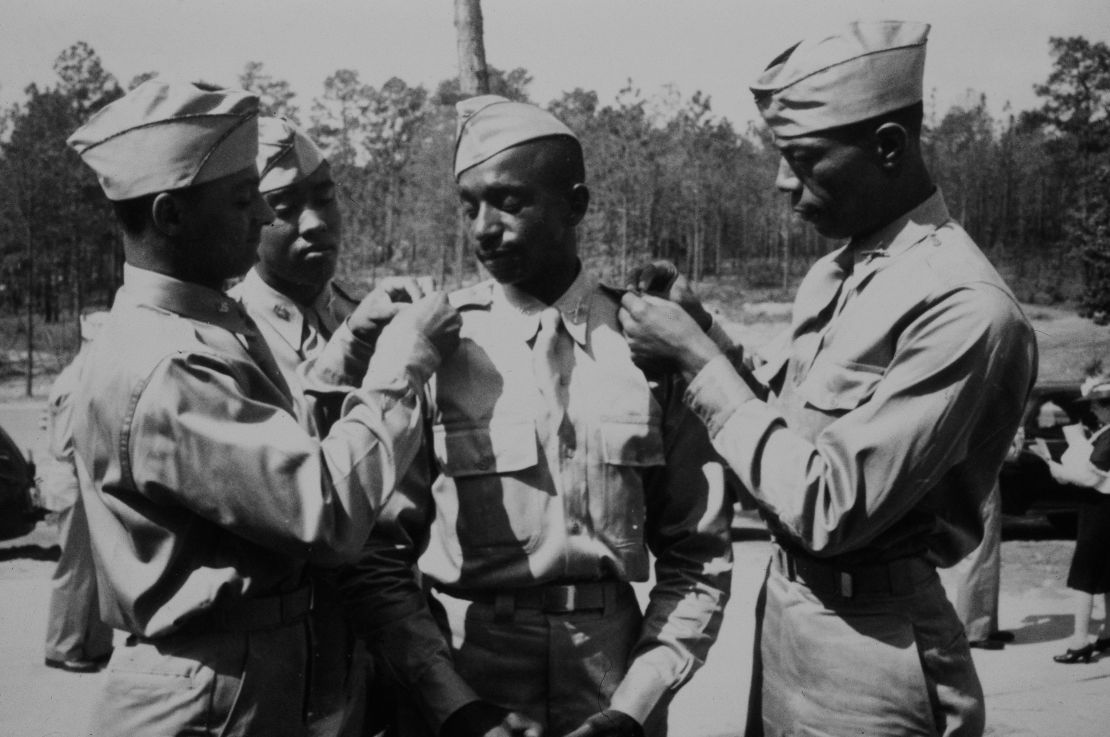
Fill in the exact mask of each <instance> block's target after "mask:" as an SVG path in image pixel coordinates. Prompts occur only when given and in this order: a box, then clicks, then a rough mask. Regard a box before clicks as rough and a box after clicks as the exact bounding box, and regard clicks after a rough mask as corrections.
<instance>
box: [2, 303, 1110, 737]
mask: <svg viewBox="0 0 1110 737" xmlns="http://www.w3.org/2000/svg"><path fill="white" fill-rule="evenodd" d="M710 306H711V307H714V308H716V310H717V311H718V312H719V313H720V314H722V315H724V316H726V317H727V318H729V319H730V320H732V321H734V322H733V323H732V324H731V325H730V331H732V332H734V333H735V334H736V335H737V336H739V337H741V338H743V339H744V340H745V341H746V342H747V343H748V344H749V345H751V346H760V345H762V344H763V343H765V342H766V341H767V340H769V339H770V338H771V337H772V336H774V335H775V334H777V333H778V332H779V331H781V330H782V329H783V328H784V327H785V326H786V320H787V319H788V308H786V307H785V306H783V305H780V304H777V303H767V304H763V305H750V304H749V305H745V306H744V307H743V308H734V307H733V306H732V305H722V304H720V303H713V302H710ZM1028 314H1029V315H1030V317H1031V318H1032V319H1033V321H1034V325H1035V328H1036V330H1037V335H1038V342H1039V345H1040V348H1041V377H1042V379H1062V378H1079V377H1080V376H1081V375H1082V372H1083V369H1084V367H1085V366H1086V365H1087V364H1089V363H1090V362H1091V361H1092V360H1094V359H1097V358H1100V357H1101V356H1110V329H1108V328H1099V327H1097V326H1094V325H1093V324H1092V323H1091V322H1090V321H1088V320H1083V319H1082V318H1079V317H1077V316H1075V315H1074V314H1073V313H1070V312H1069V311H1067V310H1063V309H1058V308H1040V307H1035V308H1030V309H1029V310H1028ZM49 378H50V377H49V376H45V375H43V376H39V377H36V382H35V392H34V393H35V395H36V396H35V397H33V398H31V399H27V398H25V397H24V396H23V394H24V384H23V382H22V380H21V379H18V378H14V379H10V380H8V381H4V382H0V425H3V427H5V429H7V430H8V431H9V432H10V433H11V434H12V435H13V437H15V438H16V440H17V442H19V443H20V444H21V445H22V446H23V447H25V448H27V449H35V450H34V452H35V454H36V457H41V455H40V454H41V452H42V450H41V444H40V429H39V425H40V420H39V418H40V416H41V408H42V401H43V397H45V394H46V392H47V390H48V387H49ZM55 538H56V533H55V531H54V529H53V527H52V526H51V525H50V524H49V522H44V523H40V524H39V525H38V526H37V527H36V528H35V529H34V530H33V531H32V532H31V533H30V534H28V535H26V536H23V537H20V538H17V539H12V540H7V541H0V662H3V663H4V664H5V667H4V668H3V669H0V737H78V736H79V735H83V734H84V725H85V723H86V720H87V717H88V713H89V710H90V709H91V707H92V703H93V699H94V697H95V694H96V691H97V688H98V686H99V684H100V682H101V677H100V676H98V675H80V676H79V675H72V674H66V673H62V672H60V671H56V670H51V669H47V668H45V667H43V666H42V647H43V637H44V632H45V611H46V605H47V600H48V596H49V579H50V575H51V573H52V571H53V567H54V563H55V561H56V560H57V553H58V549H57V547H56V539H55ZM1073 545H1074V543H1073V542H1071V541H1069V540H1064V539H1060V538H1058V537H1056V536H1055V533H1054V532H1053V530H1052V529H1051V527H1049V526H1048V525H1047V524H1045V523H1044V522H1043V520H1036V519H1033V520H1013V519H1009V520H1007V527H1006V539H1005V542H1004V543H1003V546H1002V557H1003V569H1002V595H1001V606H1000V618H1001V625H1002V627H1003V628H1005V629H1008V630H1011V631H1013V632H1014V633H1015V634H1016V636H1017V639H1016V640H1015V642H1014V643H1013V644H1011V645H1009V646H1007V647H1006V648H1005V650H1002V651H997V652H987V651H979V650H977V651H975V659H976V664H977V666H978V668H979V672H980V676H981V678H982V681H983V685H984V690H985V693H986V696H987V710H988V725H987V735H989V737H1101V736H1102V735H1105V734H1106V733H1107V729H1106V722H1107V721H1108V720H1110V700H1108V698H1107V695H1108V694H1110V655H1108V656H1107V657H1103V658H1102V659H1101V660H1099V661H1098V662H1095V663H1092V664H1089V665H1076V666H1060V665H1057V664H1055V663H1053V662H1052V661H1051V656H1052V655H1053V654H1056V653H1058V652H1062V651H1063V648H1064V638H1066V637H1067V635H1068V634H1069V633H1070V631H1071V627H1072V622H1073V615H1072V613H1071V599H1070V596H1069V592H1068V590H1067V589H1066V587H1065V585H1064V580H1065V577H1066V573H1067V566H1068V562H1069V561H1070V557H1071V551H1072V547H1073ZM734 550H735V552H736V559H737V565H736V569H735V574H734V584H733V599H732V601H731V602H730V603H729V606H728V610H727V611H726V616H725V623H724V626H723V629H722V632H721V635H720V638H719V640H718V643H717V645H716V646H715V648H714V650H713V652H712V653H711V654H710V658H709V661H708V662H707V663H706V665H705V667H704V668H703V669H702V670H701V671H700V672H699V673H698V674H697V675H696V676H695V677H694V679H693V680H692V681H691V682H690V683H689V684H687V685H686V687H684V688H683V689H682V691H681V692H680V693H679V694H678V696H677V697H676V699H675V702H674V706H673V710H672V720H671V721H672V727H671V734H672V736H673V737H725V736H726V735H739V734H741V733H742V729H743V727H742V725H743V723H744V717H745V713H746V709H747V699H746V694H747V686H748V679H749V674H748V663H749V654H750V649H751V641H752V629H753V617H752V608H753V605H754V600H755V593H756V591H757V589H758V586H759V581H760V580H761V575H762V571H763V569H764V567H765V564H766V560H767V554H768V551H769V545H768V543H767V541H766V538H765V535H764V534H763V532H762V529H761V527H760V526H759V525H758V524H756V523H754V522H753V521H752V520H749V519H742V520H741V521H740V524H739V525H738V527H737V534H736V543H735V547H734ZM1105 617H1106V615H1105V613H1104V612H1103V611H1102V610H1101V607H1099V608H1098V609H1096V614H1095V619H1096V620H1099V621H1101V620H1103V619H1105Z"/></svg>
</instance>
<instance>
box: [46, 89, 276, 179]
mask: <svg viewBox="0 0 1110 737" xmlns="http://www.w3.org/2000/svg"><path fill="white" fill-rule="evenodd" d="M67 142H68V143H69V145H70V146H71V147H72V148H73V149H74V150H75V151H77V153H78V154H79V155H80V156H81V158H82V159H83V160H84V162H85V163H86V164H88V165H89V167H90V168H92V170H93V171H95V172H96V176H97V178H98V179H99V180H100V186H101V188H103V190H104V194H105V195H107V197H108V199H110V200H129V199H132V198H135V197H140V196H142V195H146V194H153V193H155V192H165V191H169V190H174V189H183V188H185V187H190V186H192V185H194V184H202V183H204V182H209V181H212V180H213V179H219V178H220V177H224V176H227V175H228V174H232V173H234V172H237V171H240V170H242V169H245V168H247V167H249V166H251V165H253V164H254V159H255V156H256V155H257V153H258V98H257V97H255V96H254V95H251V94H249V93H247V92H243V91H241V90H223V89H221V90H215V91H211V90H206V89H203V88H201V87H198V86H197V85H195V84H190V83H168V82H164V81H161V80H158V79H151V80H148V81H146V82H143V83H142V84H141V85H139V86H138V87H136V88H135V89H133V90H131V91H130V92H128V93H127V94H126V95H124V96H123V97H121V98H120V99H118V100H116V101H114V102H112V103H111V104H109V105H106V106H105V107H103V108H101V109H100V110H99V111H97V112H96V113H95V114H93V116H92V117H91V118H89V120H88V122H86V123H85V124H84V125H83V126H81V127H80V128H78V129H77V131H76V132H75V133H74V134H73V135H71V136H70V137H69V140H68V141H67Z"/></svg>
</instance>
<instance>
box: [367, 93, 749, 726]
mask: <svg viewBox="0 0 1110 737" xmlns="http://www.w3.org/2000/svg"><path fill="white" fill-rule="evenodd" d="M459 112H460V121H459V132H458V137H457V148H456V155H455V175H456V180H457V183H458V193H459V197H460V199H461V201H462V204H463V211H464V213H465V215H466V217H467V219H468V220H469V222H470V230H471V234H472V236H473V238H474V241H475V246H476V250H477V256H478V258H479V260H480V261H481V262H482V263H483V264H484V265H485V267H486V268H487V269H488V271H489V272H490V274H491V275H492V277H493V279H492V280H491V281H486V282H483V283H481V284H479V285H477V286H475V287H472V288H470V289H465V290H462V291H461V292H457V293H455V294H454V295H452V302H453V303H454V304H455V305H457V306H458V308H459V310H460V313H461V315H462V321H463V327H462V336H463V338H462V341H461V343H460V348H459V351H458V352H457V353H456V354H455V355H454V357H453V359H452V360H450V361H447V362H445V363H444V364H443V366H442V368H441V370H440V373H439V374H438V376H437V377H436V379H435V380H434V382H433V384H432V385H430V386H429V389H428V394H429V396H430V399H429V405H430V407H429V417H428V422H429V426H428V437H429V440H430V445H429V446H427V448H426V450H427V456H426V457H425V458H424V459H423V461H424V462H423V463H421V462H420V459H418V462H416V463H414V464H413V468H412V470H410V474H409V476H407V477H406V479H405V480H404V481H403V482H402V483H401V484H400V485H399V487H398V490H397V493H396V496H395V497H394V498H393V500H392V501H391V503H390V504H389V505H388V508H387V510H386V511H385V512H383V515H382V517H381V518H380V519H379V522H378V524H377V525H376V526H375V528H374V532H373V536H372V538H371V539H370V541H369V542H368V544H367V550H366V554H365V555H364V557H363V559H362V560H361V561H360V562H359V563H358V564H357V565H356V566H355V567H354V570H353V571H352V575H351V576H350V577H349V579H348V580H347V581H346V583H345V589H346V593H347V595H348V597H349V598H350V599H351V600H352V602H353V604H352V606H353V607H354V615H355V618H356V622H357V623H358V624H357V626H359V627H361V628H362V629H363V630H364V631H365V632H366V633H367V636H368V637H369V638H371V639H372V641H373V642H374V643H375V644H376V645H377V646H378V647H379V648H380V649H381V650H382V652H384V653H385V659H386V661H388V662H389V664H390V666H391V667H392V668H393V670H394V671H395V673H396V675H397V677H398V679H399V680H400V682H401V685H402V687H403V688H405V689H407V690H408V691H409V692H410V693H412V694H413V695H414V697H415V698H416V700H417V701H418V706H419V708H420V712H421V713H422V714H423V715H424V716H425V717H426V718H427V721H428V722H429V725H428V726H430V727H431V728H432V730H433V732H434V733H435V734H437V735H442V736H443V737H455V736H458V735H486V736H488V737H497V736H504V735H532V736H536V735H539V733H540V730H541V729H542V730H543V733H544V734H549V735H559V736H562V735H566V734H568V733H570V734H573V735H574V737H587V736H595V737H596V736H600V735H612V736H616V735H643V734H645V733H646V734H649V735H662V734H665V731H666V710H667V706H668V704H669V701H670V699H671V697H672V696H673V694H674V692H675V691H676V690H677V689H678V688H679V687H680V686H681V685H682V684H683V683H685V682H686V681H687V680H688V679H689V678H690V676H691V675H692V674H693V672H694V671H695V670H696V669H697V667H698V666H699V665H700V664H701V662H702V661H703V659H704V658H705V655H706V652H707V651H708V648H709V646H710V644H711V643H712V642H713V640H714V638H715V637H716V634H717V631H718V628H719V624H720V618H721V613H722V610H723V608H724V605H725V601H726V599H727V598H728V592H729V585H730V575H731V574H730V570H731V555H732V553H731V547H730V540H729V526H730V520H731V508H732V500H731V498H729V496H728V494H727V492H726V489H725V486H724V481H723V469H722V467H721V465H720V464H719V463H718V462H717V460H716V457H715V455H714V453H713V451H712V449H711V448H710V447H709V444H708V438H707V437H706V434H705V432H704V429H703V428H702V427H701V426H700V424H699V423H698V421H697V419H696V418H695V417H693V416H692V415H691V414H690V413H689V412H688V411H687V410H686V409H685V408H684V407H683V406H682V403H681V387H678V386H677V385H676V384H675V383H674V382H673V379H674V377H673V376H670V375H668V376H663V377H657V381H655V382H654V383H653V380H652V379H651V378H650V377H648V376H646V375H645V374H644V373H643V372H642V371H640V370H639V369H638V368H636V366H635V365H634V364H633V363H632V360H631V356H630V354H629V351H628V346H627V345H626V344H625V341H624V339H623V338H622V337H621V335H620V331H619V328H618V325H617V322H616V317H617V307H618V293H616V292H614V291H613V290H609V289H607V288H605V287H602V286H600V285H599V284H598V282H597V280H596V279H595V278H594V277H593V276H591V275H590V274H588V273H587V272H586V271H584V270H583V268H582V264H581V262H580V261H579V258H578V240H577V232H576V226H577V225H578V224H579V223H580V222H581V220H582V218H583V216H584V215H585V214H586V209H587V207H588V205H589V190H588V189H587V188H586V185H585V184H584V183H583V182H584V178H585V168H584V164H583V158H582V150H581V147H580V145H579V142H578V140H577V138H576V137H575V135H574V134H573V133H572V132H571V131H570V129H568V128H567V127H566V126H565V125H564V124H563V123H561V122H560V121H559V120H557V119H556V118H554V117H553V116H552V115H550V114H549V113H547V112H546V111H543V110H541V109H540V108H537V107H534V106H532V105H527V104H523V103H517V102H510V101H508V100H506V99H504V98H501V97H497V96H482V97H477V98H473V99H470V100H466V101H463V102H461V103H459ZM649 552H650V553H653V554H654V555H655V558H656V567H655V575H656V584H655V586H654V587H653V589H652V591H651V600H650V602H649V604H648V606H647V610H646V612H644V613H643V614H641V611H640V608H639V606H638V604H637V601H636V597H635V595H634V593H633V590H632V587H631V585H630V582H632V581H644V580H646V579H647V578H648V575H649ZM418 559H419V570H420V573H421V574H422V576H423V579H424V581H425V582H426V583H428V584H430V587H431V588H432V589H433V590H434V597H435V598H434V607H435V609H437V610H438V613H439V614H440V615H441V619H442V624H443V628H444V629H443V631H441V629H440V628H439V627H437V624H436V622H435V621H434V619H433V616H432V614H431V612H430V611H429V606H428V603H427V600H426V598H425V596H424V592H423V590H422V589H421V587H420V586H419V584H418V582H417V580H416V578H415V576H414V573H413V568H414V566H415V564H416V563H417V561H418ZM383 601H385V602H386V603H385V604H383Z"/></svg>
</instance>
